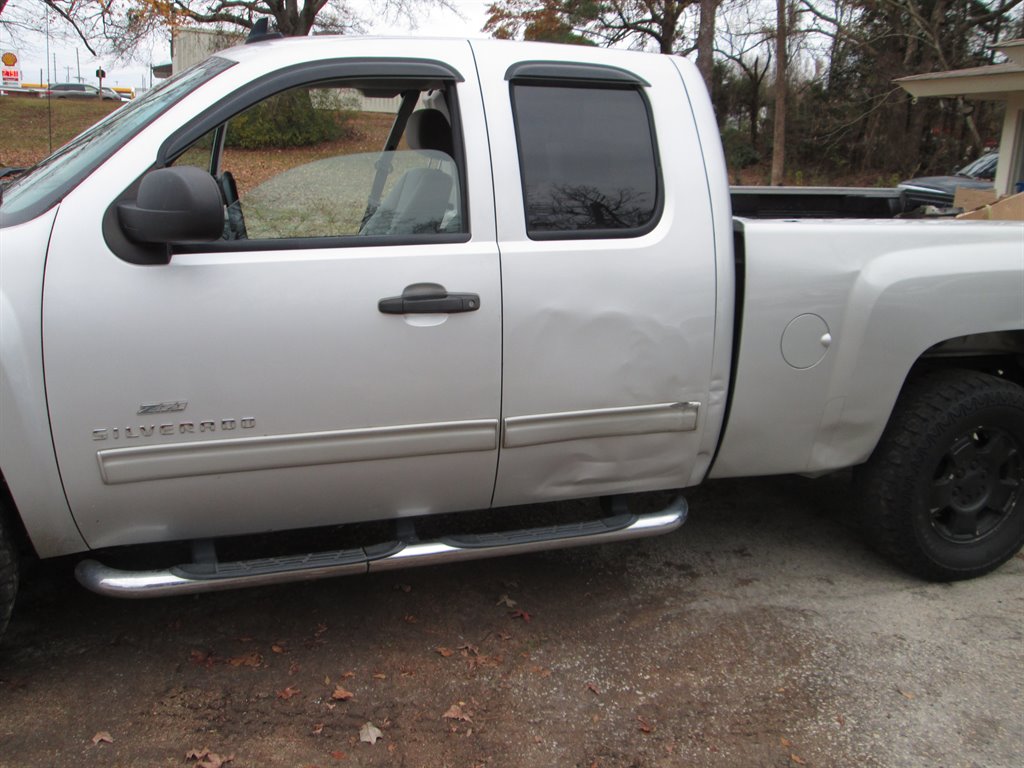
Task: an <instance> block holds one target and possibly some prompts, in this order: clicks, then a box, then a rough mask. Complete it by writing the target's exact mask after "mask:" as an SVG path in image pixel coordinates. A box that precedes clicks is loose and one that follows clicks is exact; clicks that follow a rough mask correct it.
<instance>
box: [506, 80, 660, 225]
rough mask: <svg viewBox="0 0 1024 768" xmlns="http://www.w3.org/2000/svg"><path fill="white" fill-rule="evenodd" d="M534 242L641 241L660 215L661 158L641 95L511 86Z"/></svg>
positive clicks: (583, 88) (617, 90)
mask: <svg viewBox="0 0 1024 768" xmlns="http://www.w3.org/2000/svg"><path fill="white" fill-rule="evenodd" d="M512 98H513V108H514V112H515V122H516V134H517V138H518V143H519V162H520V168H521V171H522V177H523V199H524V203H525V207H526V229H527V233H528V234H529V235H530V237H533V238H537V239H551V238H563V237H622V236H630V235H638V234H642V233H643V232H645V231H648V230H649V229H650V228H651V227H652V226H653V225H654V223H655V219H656V217H657V212H658V210H659V207H660V200H659V181H658V179H659V174H658V162H657V152H656V148H655V145H654V136H653V132H652V130H651V120H650V114H649V111H648V106H647V101H646V99H644V97H643V95H642V94H641V92H640V91H639V90H638V89H635V88H611V87H586V86H580V87H576V86H561V85H536V84H514V85H513V86H512Z"/></svg>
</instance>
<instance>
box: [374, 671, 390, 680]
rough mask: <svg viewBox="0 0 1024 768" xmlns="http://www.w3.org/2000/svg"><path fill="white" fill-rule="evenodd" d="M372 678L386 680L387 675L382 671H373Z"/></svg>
mask: <svg viewBox="0 0 1024 768" xmlns="http://www.w3.org/2000/svg"><path fill="white" fill-rule="evenodd" d="M373 679H374V680H387V679H388V676H387V675H385V674H384V673H383V672H375V673H374V675H373Z"/></svg>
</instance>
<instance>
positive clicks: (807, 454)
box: [711, 220, 1024, 477]
mask: <svg viewBox="0 0 1024 768" xmlns="http://www.w3.org/2000/svg"><path fill="white" fill-rule="evenodd" d="M739 224H740V226H741V227H742V229H743V231H744V235H745V239H746V298H745V304H744V308H743V326H742V332H741V341H740V349H739V363H738V365H737V370H736V373H735V376H736V381H735V389H734V395H733V401H732V404H731V410H730V415H729V423H728V425H727V427H726V431H725V436H724V438H723V442H722V446H721V449H720V451H719V455H718V457H717V459H716V462H715V466H714V468H713V470H712V472H711V476H712V477H734V476H741V475H745V476H749V475H767V474H781V473H788V472H819V471H826V470H830V469H836V468H840V467H845V466H851V465H855V464H859V463H861V462H863V461H865V460H866V459H867V458H868V456H870V454H871V451H872V450H873V449H874V447H875V444H876V443H877V442H878V439H879V437H880V436H881V433H882V430H883V429H884V428H885V425H886V422H887V421H888V418H889V414H890V413H891V411H892V408H893V405H894V404H895V402H896V398H897V396H898V395H899V392H900V389H901V387H902V386H903V382H904V380H905V379H906V376H907V373H908V371H909V370H910V368H911V366H912V365H913V364H914V362H915V361H916V360H917V359H918V358H919V357H920V356H921V355H922V353H924V352H925V351H926V350H927V349H929V348H930V347H932V346H934V345H935V344H937V343H939V342H942V341H945V340H947V339H951V338H955V337H958V336H964V335H968V334H974V333H986V332H992V331H1006V330H1019V329H1022V328H1024V249H1022V243H1024V227H1022V226H1021V225H1020V224H1019V223H1014V222H992V223H982V222H957V221H952V222H919V221H893V222H880V223H872V222H866V221H859V222H839V221H821V222H807V221H803V222H800V221H779V222H751V221H743V220H741V221H740V222H739ZM787 329H788V330H787ZM826 334H828V335H829V336H830V338H823V337H825V335H826ZM787 357H788V358H789V362H787V359H786V358H787ZM819 357H820V359H817V360H816V358H819ZM795 366H798V367H795Z"/></svg>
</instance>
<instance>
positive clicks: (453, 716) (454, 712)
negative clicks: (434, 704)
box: [441, 704, 473, 723]
mask: <svg viewBox="0 0 1024 768" xmlns="http://www.w3.org/2000/svg"><path fill="white" fill-rule="evenodd" d="M441 717H442V719H444V720H459V721H460V722H463V723H472V722H473V718H471V717H470V716H469V715H468V714H466V713H465V712H463V711H462V707H460V706H459V705H458V704H452V705H451V706H450V707H448V711H447V712H445V713H444V714H443V715H441Z"/></svg>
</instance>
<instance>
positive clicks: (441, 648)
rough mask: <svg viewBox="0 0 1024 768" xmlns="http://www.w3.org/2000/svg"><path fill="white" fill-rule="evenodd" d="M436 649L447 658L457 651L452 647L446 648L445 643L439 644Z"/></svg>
mask: <svg viewBox="0 0 1024 768" xmlns="http://www.w3.org/2000/svg"><path fill="white" fill-rule="evenodd" d="M434 650H435V651H436V652H437V653H439V654H441V655H442V656H444V657H445V658H446V659H447V658H448V657H449V656H451V655H452V654H454V653H455V651H453V650H452V649H451V648H445V647H444V646H443V645H439V646H437V648H435V649H434Z"/></svg>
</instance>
